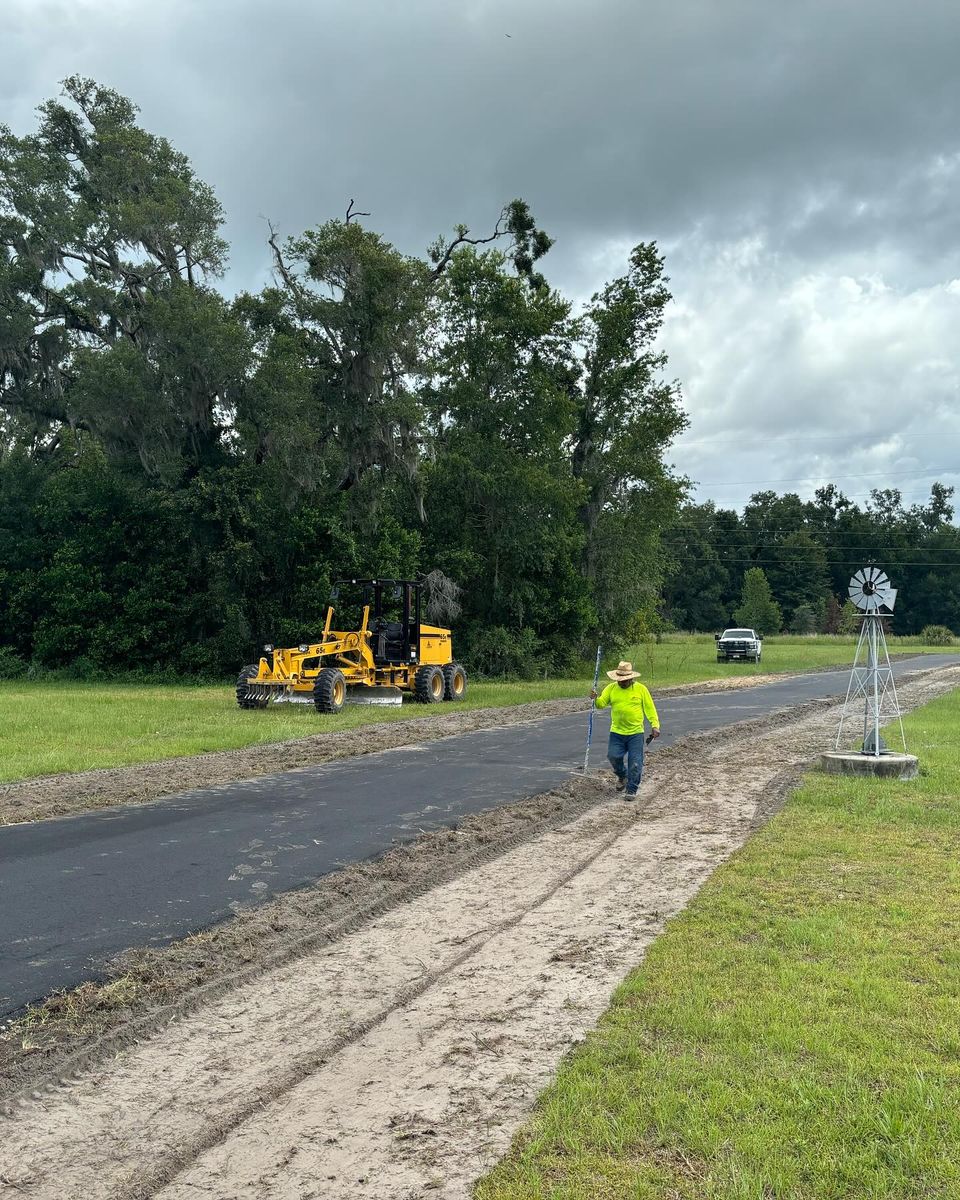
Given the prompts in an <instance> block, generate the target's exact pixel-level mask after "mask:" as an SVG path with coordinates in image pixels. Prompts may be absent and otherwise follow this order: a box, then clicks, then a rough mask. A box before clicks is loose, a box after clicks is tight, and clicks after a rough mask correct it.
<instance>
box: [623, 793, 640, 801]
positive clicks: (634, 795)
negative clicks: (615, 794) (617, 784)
mask: <svg viewBox="0 0 960 1200" xmlns="http://www.w3.org/2000/svg"><path fill="white" fill-rule="evenodd" d="M623 798H624V800H636V798H637V793H636V792H624V793H623Z"/></svg>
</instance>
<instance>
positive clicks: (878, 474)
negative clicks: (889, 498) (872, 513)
mask: <svg viewBox="0 0 960 1200" xmlns="http://www.w3.org/2000/svg"><path fill="white" fill-rule="evenodd" d="M928 475H960V467H929V468H925V469H924V470H922V471H915V472H913V473H911V474H909V475H904V474H899V473H898V474H896V475H890V474H889V473H888V472H886V471H867V472H866V473H864V474H862V475H833V474H832V473H831V480H830V482H831V483H832V482H833V481H834V480H837V479H886V480H890V481H893V480H896V479H924V478H926V477H927V476H928ZM817 478H819V476H817V475H793V476H790V477H788V478H786V479H731V480H693V483H694V484H695V486H696V487H710V488H715V487H750V486H753V485H754V484H757V483H810V482H812V481H814V480H815V479H817ZM935 482H939V480H936V481H935Z"/></svg>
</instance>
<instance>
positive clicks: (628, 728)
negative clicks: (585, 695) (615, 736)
mask: <svg viewBox="0 0 960 1200" xmlns="http://www.w3.org/2000/svg"><path fill="white" fill-rule="evenodd" d="M596 703H597V708H606V707H607V706H608V705H609V707H610V710H611V712H610V732H611V733H623V734H626V735H629V734H631V733H643V718H644V717H646V718H647V720H648V721H649V722H650V724H651V725H652V726H653V728H654V729H659V728H660V718H659V717H658V716H657V707H656V705H655V704H654V703H653V697H652V696H651V695H650V692H649V690H648V688H647V686H646V684H643V683H641V682H640V681H639V679H635V680H634V681H633V683H632V684H631V685H630V687H626V688H625V687H621V686H620V684H619V683H609V684H607V686H606V687H605V688H604V689H603V691H602V692H601V693H600V695H599V696H598V697H597V701H596Z"/></svg>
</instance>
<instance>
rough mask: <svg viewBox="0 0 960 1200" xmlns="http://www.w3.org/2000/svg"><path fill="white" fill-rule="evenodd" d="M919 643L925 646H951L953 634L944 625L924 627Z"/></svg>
mask: <svg viewBox="0 0 960 1200" xmlns="http://www.w3.org/2000/svg"><path fill="white" fill-rule="evenodd" d="M920 641H921V642H923V644H924V645H925V646H952V645H953V634H952V633H951V631H950V630H949V629H948V628H947V627H946V625H924V627H923V629H922V630H921V631H920Z"/></svg>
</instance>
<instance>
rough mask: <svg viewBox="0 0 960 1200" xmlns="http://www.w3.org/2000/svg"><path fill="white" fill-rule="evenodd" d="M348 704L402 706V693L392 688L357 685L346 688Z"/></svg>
mask: <svg viewBox="0 0 960 1200" xmlns="http://www.w3.org/2000/svg"><path fill="white" fill-rule="evenodd" d="M347 703H348V704H402V703H403V692H401V691H400V689H399V688H393V687H367V686H366V685H365V684H362V683H361V684H357V685H355V686H354V687H348V688H347Z"/></svg>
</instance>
